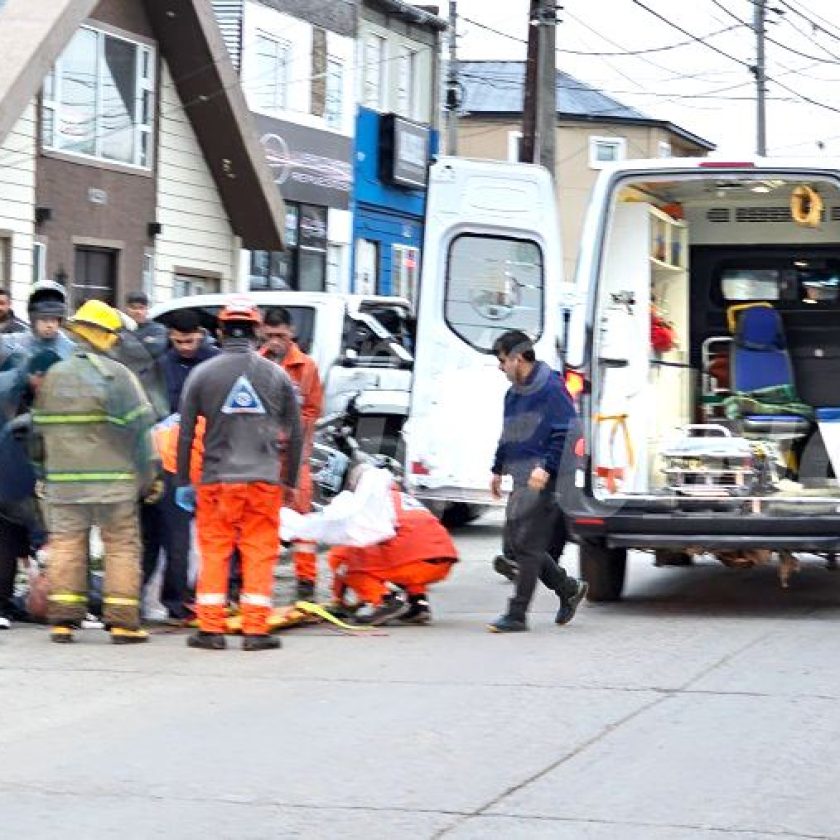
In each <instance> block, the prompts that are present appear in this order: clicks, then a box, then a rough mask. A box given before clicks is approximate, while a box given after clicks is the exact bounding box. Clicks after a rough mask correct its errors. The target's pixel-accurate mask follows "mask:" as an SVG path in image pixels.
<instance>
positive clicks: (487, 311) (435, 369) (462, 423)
mask: <svg viewBox="0 0 840 840" xmlns="http://www.w3.org/2000/svg"><path fill="white" fill-rule="evenodd" d="M561 275H562V260H561V254H560V237H559V229H558V221H557V212H556V205H555V195H554V185H553V183H552V180H551V177H550V176H549V174H548V172H547V171H546V170H545V169H543V168H541V167H539V166H534V165H531V164H521V163H505V162H497V161H478V160H468V159H464V158H447V157H443V158H440V159H439V160H438V161H437V162H436V163H434V164H433V165H432V167H431V170H430V174H429V192H428V199H427V209H426V231H425V242H424V257H423V268H422V274H421V282H420V296H419V304H418V312H417V316H418V318H417V342H416V354H415V362H414V383H413V388H412V396H411V408H410V412H409V419H408V421H407V423H406V425H405V428H404V438H405V442H406V459H407V463H406V475H407V479H408V484H409V487H410V488H411V489H412V490H413V491H414V492H415V493H416V494H417V495H418V496H419V497H420V498H422V499H424V500H425V501H427V502H429V503H432V504H434V503H450V502H467V503H470V504H489V503H492V500H491V497H490V494H489V480H490V468H491V466H492V461H493V454H494V452H495V447H496V442H497V440H498V437H499V433H500V430H501V423H502V405H503V396H504V393H505V390H506V389H507V387H508V382H507V380H506V379H505V377H504V375H503V374H502V373H501V371H500V370H499V369H498V362H497V361H496V359H495V357H494V356H493V354H492V346H493V342H494V341H495V339H496V338H497V337H498V336H500V335H501V334H502V333H504V332H507V331H508V330H514V329H517V330H522V331H524V332H526V333H528V334H529V335H530V336H532V337H533V338H534V339H535V340H536V347H535V349H536V353H537V356H538V357H539V358H540V359H542V360H544V361H546V362H548V363H549V364H555V363H556V361H557V358H558V352H557V346H558V345H557V339H558V336H559V333H560V330H561V328H562V314H561V311H560V285H561V280H562V276H561Z"/></svg>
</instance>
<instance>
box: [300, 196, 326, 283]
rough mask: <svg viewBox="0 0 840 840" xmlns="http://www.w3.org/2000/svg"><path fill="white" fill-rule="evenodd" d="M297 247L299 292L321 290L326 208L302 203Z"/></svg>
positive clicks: (324, 265) (324, 271)
mask: <svg viewBox="0 0 840 840" xmlns="http://www.w3.org/2000/svg"><path fill="white" fill-rule="evenodd" d="M298 241H299V248H298V282H297V288H298V290H299V291H301V292H323V291H324V286H325V284H326V273H327V208H326V207H316V206H314V205H309V204H302V205H301V207H300V233H299V240H298Z"/></svg>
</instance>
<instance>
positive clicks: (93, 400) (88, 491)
mask: <svg viewBox="0 0 840 840" xmlns="http://www.w3.org/2000/svg"><path fill="white" fill-rule="evenodd" d="M121 326H122V319H121V318H120V315H119V313H118V312H117V310H115V309H113V308H111V307H110V306H108V305H107V304H106V303H103V302H102V301H99V300H89V301H87V302H86V303H84V304H83V305H82V306H81V307H80V308H79V310H78V311H77V312H76V314H75V315H74V316H73V318H71V319H70V320H69V321H68V323H67V329H68V330H69V331H70V332H71V333H72V334H73V337H74V338H75V340H76V341H77V342H78V346H77V348H76V350H75V351H74V353H73V355H72V356H70V358H69V359H67V360H65V361H61V362H58V363H57V364H54V365H53V366H52V367H51V368H50V369H49V371H48V372H47V373H46V375H45V376H44V379H43V381H42V382H41V384H40V387H39V389H38V394H37V396H36V398H35V406H34V417H33V419H34V423H35V426H36V428H37V429H38V431H39V432H40V434H41V436H42V438H43V444H44V469H45V474H44V483H45V500H46V505H47V525H48V529H49V533H50V552H49V562H48V566H47V576H48V579H49V587H50V594H49V604H48V611H47V620H48V622H49V623H50V624H51V625H52V632H51V638H52V640H53V641H54V642H71V641H73V630H74V628H76V627H78V626H79V624H80V623H81V621H82V620H83V619H84V618H85V615H86V613H87V590H88V585H87V573H88V569H87V565H88V564H87V561H88V545H89V537H90V529H91V527H92V526H94V525H97V526H99V530H100V532H101V535H102V542H103V544H104V548H105V580H104V585H103V597H102V605H103V620H104V622H105V625H106V627H108V628H109V630H110V633H111V641H113V642H114V643H116V644H126V643H136V642H145V641H147V640H148V635H147V633H146V632H145V631H144V630H142V629H141V628H140V533H139V517H138V508H137V504H138V498H139V497H140V496H142V495H145V494H147V493H149V492H152V488H153V486H154V485H155V484H156V483H158V482H157V461H156V458H155V456H154V450H153V446H152V442H151V434H150V430H151V427H152V424H153V422H154V416H153V412H152V407H151V405H150V404H149V402H148V400H147V399H146V396H145V394H144V393H143V389H142V387H141V386H140V383H139V382H138V381H137V379H136V378H135V376H134V375H133V374H132V373H131V372H130V371H129V370H128V368H126V367H125V366H124V365H122V364H120V363H119V362H116V361H114V360H113V359H110V358H107V357H106V356H105V354H106V353H107V352H108V351H109V350H111V349H112V348H113V346H114V344H115V343H116V341H117V333H118V331H119V330H120V328H121Z"/></svg>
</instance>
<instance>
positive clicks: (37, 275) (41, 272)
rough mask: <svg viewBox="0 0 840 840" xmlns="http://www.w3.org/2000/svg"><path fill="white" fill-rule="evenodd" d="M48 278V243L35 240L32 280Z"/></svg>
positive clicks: (37, 280) (35, 281) (34, 281)
mask: <svg viewBox="0 0 840 840" xmlns="http://www.w3.org/2000/svg"><path fill="white" fill-rule="evenodd" d="M46 279H47V243H46V242H35V243H33V245H32V282H33V283H38V282H39V281H41V280H46Z"/></svg>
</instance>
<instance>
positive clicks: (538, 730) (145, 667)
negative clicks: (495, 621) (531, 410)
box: [0, 518, 840, 840]
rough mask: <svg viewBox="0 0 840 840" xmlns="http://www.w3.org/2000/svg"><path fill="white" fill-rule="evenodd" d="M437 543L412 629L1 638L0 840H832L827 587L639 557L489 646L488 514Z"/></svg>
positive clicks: (838, 805) (836, 801)
mask: <svg viewBox="0 0 840 840" xmlns="http://www.w3.org/2000/svg"><path fill="white" fill-rule="evenodd" d="M457 540H458V544H459V546H460V548H461V550H462V552H463V562H462V563H461V564H460V566H459V567H458V568H457V569H456V571H455V573H454V576H453V578H452V579H451V580H450V581H448V582H446V583H445V584H443V585H442V586H440V587H438V589H437V591H434V592H433V594H432V603H433V608H434V610H435V618H436V621H435V624H434V625H432V626H430V627H426V628H414V627H393V628H387V630H385V631H383V632H382V633H381V634H376V635H371V636H367V637H358V636H346V635H341V634H338V633H335V632H333V631H331V630H328V629H325V628H324V627H323V626H317V627H308V628H299V629H295V630H290V631H286V632H285V633H284V634H283V641H284V648H283V649H282V650H279V651H270V652H264V653H243V652H242V651H240V650H238V647H237V645H236V644H234V646H233V648H232V649H229V650H227V651H225V652H205V651H195V650H190V649H187V648H186V646H185V644H184V635H183V634H182V633H173V634H168V635H167V634H161V635H155V636H154V638H153V639H152V641H151V643H150V644H148V645H143V646H138V647H131V648H127V647H115V646H112V645H110V644H109V643H108V641H107V638H106V637H105V634H104V633H103V632H102V631H95V630H89V631H85V632H84V633H83V634H81V640H80V641H79V642H78V643H77V644H75V645H72V646H58V645H52V644H50V643H49V642H48V639H47V634H46V630H45V628H42V627H33V626H25V625H16V626H15V628H14V629H13V630H11V631H9V632H6V633H3V634H0V837H3V838H18V837H25V838H55V837H62V836H67V837H79V838H82V837H84V838H97V837H104V836H118V837H120V838H123V840H128V838H157V837H166V838H169V837H172V838H186V839H187V840H192V838H237V840H251V839H252V838H285V837H316V838H321V837H323V838H333V837H342V838H357V837H358V838H362V837H364V838H369V837H386V838H390V837H398V836H401V835H407V836H411V837H416V838H434V837H446V838H458V839H459V840H463V838H477V837H504V838H529V839H530V838H542V837H545V838H552V839H554V838H558V839H559V840H567V839H568V840H571V839H572V838H574V840H577V838H594V840H605V838H610V840H611V839H612V838H621V840H701V838H703V840H705V838H709V840H713V839H714V840H717V839H718V838H721V837H730V836H731V837H734V838H739V840H759V838H761V840H763V839H764V838H778V837H781V838H840V797H838V795H837V792H836V789H837V787H838V784H840V783H838V781H837V779H836V778H835V777H836V774H837V767H838V766H840V760H838V759H840V714H838V709H837V701H838V699H840V643H838V639H837V627H838V619H840V573H831V572H828V571H826V570H824V569H823V568H822V567H821V565H820V562H819V561H818V560H817V559H816V558H814V559H813V560H812V561H811V562H808V563H806V564H805V567H804V569H803V571H802V572H801V573H800V574H798V575H797V576H795V577H794V578H793V581H792V584H791V588H790V589H789V590H787V591H784V590H782V589H781V588H780V587H779V585H778V581H777V578H776V574H775V570H774V569H772V568H760V569H756V570H751V571H735V570H728V569H725V568H723V567H721V566H720V565H718V564H717V563H714V562H712V561H708V562H702V563H700V564H698V565H697V566H695V567H694V568H689V569H654V568H653V567H652V566H651V563H650V559H649V558H647V557H645V556H644V555H639V556H637V557H635V558H633V561H632V563H631V569H630V577H629V585H628V591H627V594H628V597H627V599H626V600H625V601H624V602H623V603H621V604H616V605H609V606H604V605H601V606H597V605H585V606H583V607H582V608H581V610H580V611H579V613H578V616H577V617H576V619H575V621H574V622H573V623H572V624H570V625H569V626H567V627H564V628H558V627H556V626H555V625H554V624H553V623H552V618H553V614H554V610H555V608H556V602H555V599H554V598H553V597H552V596H551V595H550V594H548V593H542V594H541V595H540V597H539V598H538V600H537V602H536V605H535V609H534V612H533V615H532V629H531V632H529V633H526V634H516V635H511V636H507V635H506V636H498V635H492V634H489V633H487V632H486V631H485V624H486V622H487V621H488V620H490V619H492V618H494V617H495V616H496V615H497V614H498V613H499V612H500V610H501V609H502V607H503V606H504V603H505V598H506V596H507V593H508V588H509V587H508V584H507V583H506V582H505V581H503V580H502V579H501V578H498V577H496V576H495V575H494V573H493V572H492V570H491V569H490V566H489V558H490V557H491V556H492V554H493V553H495V551H496V548H497V545H498V542H499V525H498V521H497V520H494V519H493V518H489V519H486V520H482V521H481V522H479V523H477V524H475V525H472V526H469V527H467V528H465V529H463V530H461V531H460V532H458V534H457ZM573 554H574V552H573V551H572V552H570V560H569V567H570V568H571V569H574V568H575V563H574V558H573Z"/></svg>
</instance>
